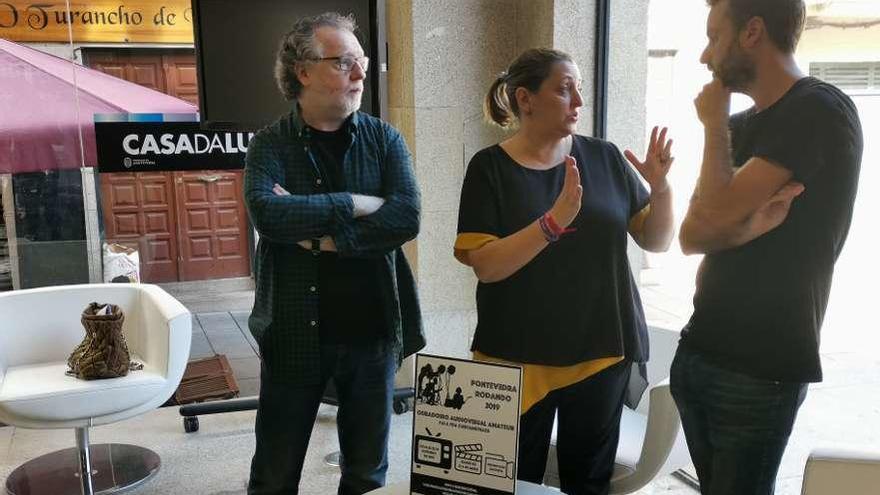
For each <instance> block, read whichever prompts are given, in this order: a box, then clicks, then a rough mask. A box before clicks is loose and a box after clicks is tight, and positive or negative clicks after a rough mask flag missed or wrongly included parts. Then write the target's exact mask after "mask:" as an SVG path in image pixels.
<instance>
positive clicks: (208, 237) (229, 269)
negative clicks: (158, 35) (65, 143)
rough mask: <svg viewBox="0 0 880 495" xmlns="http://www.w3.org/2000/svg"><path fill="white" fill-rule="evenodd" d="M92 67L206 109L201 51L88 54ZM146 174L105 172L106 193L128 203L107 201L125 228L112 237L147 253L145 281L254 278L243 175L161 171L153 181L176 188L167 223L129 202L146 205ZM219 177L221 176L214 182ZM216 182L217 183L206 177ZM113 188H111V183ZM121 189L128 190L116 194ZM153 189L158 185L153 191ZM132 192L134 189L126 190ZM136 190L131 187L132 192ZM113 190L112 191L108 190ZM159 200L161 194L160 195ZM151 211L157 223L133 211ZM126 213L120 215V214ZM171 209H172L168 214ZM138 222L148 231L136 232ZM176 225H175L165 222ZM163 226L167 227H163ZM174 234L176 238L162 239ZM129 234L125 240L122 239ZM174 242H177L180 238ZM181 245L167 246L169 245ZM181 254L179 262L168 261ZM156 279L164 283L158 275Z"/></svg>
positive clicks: (108, 214)
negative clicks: (142, 189)
mask: <svg viewBox="0 0 880 495" xmlns="http://www.w3.org/2000/svg"><path fill="white" fill-rule="evenodd" d="M84 51H85V53H84V59H85V62H86V64H87V65H88V66H89V67H91V68H93V69H97V70H100V71H102V72H105V73H107V74H110V75H113V76H115V77H119V78H120V79H125V80H127V81H130V82H134V83H137V84H140V85H141V86H146V87H148V88H151V89H154V90H156V91H161V92H163V93H166V94H169V95H171V96H174V97H177V98H180V99H183V100H186V101H189V102H191V103H193V104H195V105H198V81H197V79H196V63H195V54H194V53H193V51H192V50H177V49H174V50H148V49H144V50H128V49H119V50H108V49H86V50H84ZM137 175H138V174H128V173H114V174H102V175H101V177H100V182H101V192H102V194H104V195H105V196H107V195H115V196H113V197H114V198H116V197H119V198H124V201H123V202H122V203H118V202H116V200H115V199H113V200H109V199H107V197H102V201H101V204H102V207H103V209H104V222H105V224H106V225H108V226H109V225H111V224H113V225H114V228H117V231H118V232H119V234H117V233H116V232H117V231H114V234H113V235H114V236H115V237H112V238H111V235H110V229H109V227H108V229H107V239H108V241H110V240H111V239H116V238H118V239H121V240H122V241H124V242H120V243H121V244H126V245H131V246H132V247H137V248H138V249H139V250H141V251H142V252H141V253H140V257H141V271H142V274H141V275H142V276H141V279H142V280H143V281H145V282H167V281H176V280H180V281H183V280H204V279H212V278H225V277H241V276H248V275H250V258H249V250H248V239H247V232H248V223H247V216H246V214H245V212H244V200H243V197H242V173H241V172H240V171H234V172H229V171H225V172H224V171H210V170H207V171H198V172H158V173H155V174H152V175H151V176H150V177H151V180H154V181H156V182H158V181H159V177H162V179H161V181H162V182H163V184H166V185H167V186H169V187H170V189H168V190H167V191H164V192H166V193H167V196H166V197H167V198H168V204H167V205H166V206H167V211H166V213H167V215H166V214H165V213H163V214H162V216H161V218H160V216H159V215H158V214H157V213H154V212H153V211H154V210H151V209H150V208H152V207H151V206H150V205H147V204H136V205H132V204H129V203H128V202H129V201H141V200H143V199H145V198H147V195H145V194H140V195H138V194H135V193H134V192H133V191H135V190H136V189H137V188H136V186H135V185H134V184H137V183H138V181H139V180H140V179H139V178H138V177H136V176H137ZM214 177H216V179H214ZM206 179H211V180H206ZM105 183H106V184H105ZM117 184H119V185H120V186H119V187H122V188H123V189H122V190H120V191H114V190H113V188H114V187H116V185H117ZM151 187H153V186H151ZM126 188H128V189H126ZM129 189H130V190H129ZM105 191H106V193H105ZM154 195H155V192H154ZM140 207H143V208H145V211H146V212H153V213H150V214H149V215H152V216H149V215H148V217H149V218H147V217H144V218H140V217H135V216H132V215H133V213H132V212H133V211H134V210H137V209H138V208H140ZM117 209H118V210H117ZM163 211H165V210H163ZM135 220H138V221H141V224H138V225H142V228H140V227H139V228H138V229H136V228H135V223H134V222H135ZM166 221H167V222H168V224H167V226H166V225H165V224H164V223H162V222H166ZM160 224H161V227H160ZM161 229H166V230H167V231H168V232H170V233H173V236H164V234H163V236H159V237H157V236H158V234H157V233H156V232H158V230H161ZM135 231H137V232H139V233H143V234H144V235H146V233H147V232H148V231H149V232H150V234H149V236H148V237H146V238H145V239H144V240H143V241H141V242H140V244H142V245H135V234H134V232H135ZM120 236H121V237H120ZM172 239H173V241H172ZM166 240H167V242H173V243H174V245H173V246H171V245H166V244H165V242H166ZM169 256H173V263H170V262H169V260H168V257H169ZM154 277H156V278H154Z"/></svg>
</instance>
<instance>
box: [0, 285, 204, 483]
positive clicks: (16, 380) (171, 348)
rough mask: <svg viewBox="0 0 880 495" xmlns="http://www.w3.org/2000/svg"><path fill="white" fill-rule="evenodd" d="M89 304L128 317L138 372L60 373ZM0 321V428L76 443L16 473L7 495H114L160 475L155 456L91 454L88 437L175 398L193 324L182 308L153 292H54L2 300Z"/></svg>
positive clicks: (104, 448)
mask: <svg viewBox="0 0 880 495" xmlns="http://www.w3.org/2000/svg"><path fill="white" fill-rule="evenodd" d="M92 301H97V302H107V303H113V304H116V305H118V306H119V307H120V308H121V309H122V311H123V312H124V313H125V322H124V324H123V327H122V330H123V334H124V335H125V339H126V341H127V343H128V347H129V351H130V353H131V359H132V361H135V362H138V363H142V364H143V365H144V367H143V369H142V370H136V371H131V372H129V374H128V375H127V376H125V377H120V378H111V379H105V380H90V381H87V380H80V379H77V378H75V377H72V376H68V375H66V374H65V372H66V370H67V358H68V356H69V355H70V352H71V351H72V350H73V348H74V347H76V345H77V344H79V342H80V341H81V340H82V338H83V336H84V335H85V330H84V329H83V326H82V324H81V323H80V316H81V314H82V311H83V309H84V308H85V307H86V306H87V305H88V303H90V302H92ZM0 318H2V326H0V422H2V423H6V424H9V425H11V426H14V427H18V428H36V429H50V428H52V429H54V428H74V429H75V430H76V444H77V447H76V448H71V449H65V450H62V451H58V452H53V453H50V454H46V455H44V456H41V457H38V458H36V459H33V460H31V461H28V462H27V463H25V464H24V465H22V466H20V467H18V468H17V469H16V470H15V471H13V472H12V474H11V475H10V476H9V477H8V478H7V480H6V490H7V491H8V492H9V493H10V494H12V495H18V494H31V495H36V494H52V495H66V494H80V493H83V494H93V493H96V492H101V493H113V492H115V491H118V490H122V489H126V488H130V487H132V486H135V485H138V484H140V483H142V482H143V481H145V480H146V479H148V478H149V477H151V476H152V475H154V474H155V473H156V472H157V471H158V469H159V464H160V461H159V457H158V456H157V455H156V454H155V453H154V452H152V451H150V450H148V449H144V448H142V447H137V446H133V445H121V444H102V445H89V428H90V427H92V426H99V425H103V424H108V423H114V422H117V421H121V420H123V419H127V418H131V417H133V416H137V415H139V414H142V413H145V412H147V411H150V410H152V409H155V408H157V407H159V406H160V405H162V404H163V403H164V402H165V401H166V400H168V398H169V397H170V396H171V395H172V394H173V393H174V391H175V390H176V388H177V385H178V384H179V383H180V379H181V377H182V376H183V372H184V369H185V368H186V363H187V361H188V359H189V349H190V342H191V339H192V335H191V329H192V317H191V316H190V312H189V311H188V310H187V309H186V308H185V307H184V306H183V305H182V304H181V303H180V302H178V301H177V300H176V299H174V298H173V297H171V296H170V295H169V294H168V293H166V292H165V291H163V290H162V289H160V288H159V287H156V286H154V285H146V284H95V285H71V286H56V287H46V288H40V289H30V290H20V291H14V292H7V293H3V294H0Z"/></svg>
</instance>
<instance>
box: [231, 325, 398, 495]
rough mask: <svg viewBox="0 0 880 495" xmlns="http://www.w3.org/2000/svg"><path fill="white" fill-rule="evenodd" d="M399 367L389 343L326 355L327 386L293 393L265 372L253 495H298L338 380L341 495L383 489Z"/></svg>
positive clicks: (328, 349)
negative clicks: (318, 421) (328, 390)
mask: <svg viewBox="0 0 880 495" xmlns="http://www.w3.org/2000/svg"><path fill="white" fill-rule="evenodd" d="M396 370H397V363H396V361H395V359H394V355H393V353H392V352H391V345H390V343H388V342H386V341H382V342H377V343H375V344H369V345H365V346H356V347H355V346H347V345H332V346H322V347H321V383H319V384H315V385H310V386H293V385H291V384H289V383H284V382H277V381H275V380H273V379H272V377H271V376H268V374H267V372H266V369H265V368H264V369H263V373H262V375H261V382H260V404H259V408H258V409H257V420H256V425H255V433H256V437H257V447H256V452H255V453H254V458H253V461H252V463H251V477H250V482H249V483H248V494H249V495H268V494H279V495H280V494H284V495H290V494H294V495H295V494H297V493H298V492H299V481H300V476H301V474H302V468H303V461H304V460H305V456H306V450H307V449H308V445H309V437H310V436H311V433H312V426H313V425H314V423H315V417H316V416H317V413H318V406H319V405H320V403H321V397H322V395H323V394H324V389H325V387H326V385H327V380H329V379H331V378H332V379H333V381H334V384H335V386H336V394H337V397H338V401H339V408H338V410H337V412H336V427H337V433H338V435H339V445H340V450H341V453H342V455H341V459H340V464H341V465H340V469H341V471H342V477H341V479H340V481H339V490H338V494H339V495H360V494H362V493H366V492H369V491H371V490H374V489H376V488H379V487H381V486H383V485H384V484H385V473H386V472H387V471H388V434H389V431H390V426H391V403H392V398H393V394H394V374H395V372H396Z"/></svg>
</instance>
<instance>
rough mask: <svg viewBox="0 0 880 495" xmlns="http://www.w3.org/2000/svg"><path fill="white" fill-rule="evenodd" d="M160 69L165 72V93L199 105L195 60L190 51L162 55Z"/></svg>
mask: <svg viewBox="0 0 880 495" xmlns="http://www.w3.org/2000/svg"><path fill="white" fill-rule="evenodd" d="M162 71H163V72H164V74H165V86H166V88H167V89H166V93H168V94H169V95H171V96H174V97H176V98H180V99H181V100H186V101H188V102H190V103H192V104H193V105H195V106H199V81H198V79H197V77H196V60H195V57H194V56H193V55H192V54H191V53H179V52H175V53H168V54H165V55H162Z"/></svg>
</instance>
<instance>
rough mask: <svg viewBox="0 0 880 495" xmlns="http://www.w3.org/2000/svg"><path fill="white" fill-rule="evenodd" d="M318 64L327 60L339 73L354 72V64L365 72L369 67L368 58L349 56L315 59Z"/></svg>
mask: <svg viewBox="0 0 880 495" xmlns="http://www.w3.org/2000/svg"><path fill="white" fill-rule="evenodd" d="M315 60H316V61H318V62H323V61H324V60H329V61H332V62H333V66H334V67H336V69H337V70H339V71H340V72H351V71H352V70H354V66H355V64H357V65H358V66H360V68H361V70H362V71H364V72H367V68H368V67H369V66H370V57H353V56H351V55H343V56H341V57H324V58H318V59H315Z"/></svg>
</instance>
